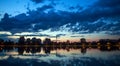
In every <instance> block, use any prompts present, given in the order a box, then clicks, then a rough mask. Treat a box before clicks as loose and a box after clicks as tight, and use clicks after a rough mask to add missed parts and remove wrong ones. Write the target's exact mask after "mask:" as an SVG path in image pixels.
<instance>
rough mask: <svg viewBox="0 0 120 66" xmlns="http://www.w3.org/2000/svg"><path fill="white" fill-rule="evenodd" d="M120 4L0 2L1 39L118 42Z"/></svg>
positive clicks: (106, 0) (95, 0)
mask: <svg viewBox="0 0 120 66" xmlns="http://www.w3.org/2000/svg"><path fill="white" fill-rule="evenodd" d="M119 3H120V1H119V0H92V1H91V0H0V20H1V21H0V37H1V38H4V39H16V38H19V36H21V35H27V37H29V38H32V37H37V38H42V39H44V38H46V37H49V38H51V39H52V40H55V36H56V35H57V36H58V37H59V40H61V41H66V40H71V41H79V39H80V38H86V39H87V40H88V41H92V40H99V39H107V38H109V39H118V38H120V26H119V25H120V13H119V12H120V4H119ZM63 38H64V40H63Z"/></svg>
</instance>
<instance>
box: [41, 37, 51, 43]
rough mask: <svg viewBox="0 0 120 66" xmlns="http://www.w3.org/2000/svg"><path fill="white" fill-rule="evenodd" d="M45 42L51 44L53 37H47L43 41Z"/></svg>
mask: <svg viewBox="0 0 120 66" xmlns="http://www.w3.org/2000/svg"><path fill="white" fill-rule="evenodd" d="M43 44H51V39H49V38H46V39H45V40H44V42H43Z"/></svg>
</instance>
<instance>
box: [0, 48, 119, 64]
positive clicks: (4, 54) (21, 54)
mask: <svg viewBox="0 0 120 66" xmlns="http://www.w3.org/2000/svg"><path fill="white" fill-rule="evenodd" d="M8 49H9V50H8ZM0 66H120V48H118V49H113V48H111V47H104V48H103V47H95V48H93V47H87V48H86V47H62V48H58V47H37V48H36V47H32V48H30V47H27V48H24V49H23V48H11V47H6V48H0Z"/></svg>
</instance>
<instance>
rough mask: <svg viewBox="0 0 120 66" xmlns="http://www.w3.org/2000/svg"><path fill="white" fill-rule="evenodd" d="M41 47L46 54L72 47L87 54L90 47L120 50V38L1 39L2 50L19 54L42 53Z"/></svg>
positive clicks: (22, 37)
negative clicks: (93, 39) (95, 39)
mask: <svg viewBox="0 0 120 66" xmlns="http://www.w3.org/2000/svg"><path fill="white" fill-rule="evenodd" d="M41 48H42V49H43V51H44V53H45V54H50V53H51V51H53V50H60V49H63V50H67V51H68V52H69V51H70V49H80V50H81V51H80V52H81V53H83V54H85V53H86V52H87V49H88V48H93V49H99V50H101V51H113V50H120V39H118V40H109V39H101V40H99V41H98V42H95V41H93V42H86V39H85V38H81V39H80V42H70V41H69V40H67V41H66V42H53V41H51V39H50V38H46V39H45V40H44V41H43V43H42V41H41V39H38V38H35V37H34V38H32V39H30V38H27V39H25V37H24V36H21V37H20V38H19V40H18V42H17V43H14V42H13V41H10V40H9V41H4V40H3V39H0V52H3V51H4V52H9V51H10V50H14V49H17V51H18V54H19V55H23V54H24V52H26V53H32V54H35V53H40V52H41Z"/></svg>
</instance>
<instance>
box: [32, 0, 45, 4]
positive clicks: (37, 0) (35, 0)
mask: <svg viewBox="0 0 120 66" xmlns="http://www.w3.org/2000/svg"><path fill="white" fill-rule="evenodd" d="M31 1H32V2H35V3H36V4H37V3H42V2H44V1H45V0H31Z"/></svg>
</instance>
